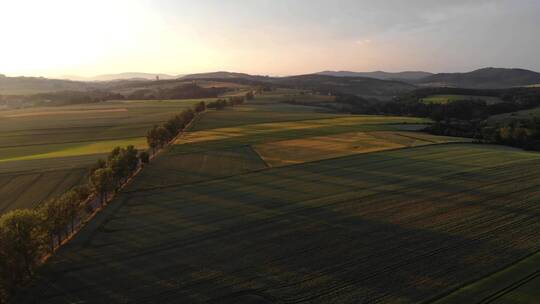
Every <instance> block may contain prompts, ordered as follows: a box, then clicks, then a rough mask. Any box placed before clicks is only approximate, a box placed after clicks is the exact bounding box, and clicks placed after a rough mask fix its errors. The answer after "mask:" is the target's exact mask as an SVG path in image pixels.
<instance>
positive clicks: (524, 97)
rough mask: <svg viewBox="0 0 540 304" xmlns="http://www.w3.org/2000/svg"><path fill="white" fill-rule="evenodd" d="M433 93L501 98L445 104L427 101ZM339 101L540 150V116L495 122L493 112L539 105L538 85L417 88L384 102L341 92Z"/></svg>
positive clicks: (358, 110) (438, 130)
mask: <svg viewBox="0 0 540 304" xmlns="http://www.w3.org/2000/svg"><path fill="white" fill-rule="evenodd" d="M433 94H456V95H461V94H466V95H469V96H471V95H472V96H491V97H498V98H500V99H501V100H502V102H499V103H495V104H489V103H487V102H486V101H485V100H482V98H481V97H477V98H476V99H467V100H455V101H452V102H449V103H446V104H434V103H424V102H423V101H422V99H423V98H425V97H427V96H430V95H433ZM336 103H338V104H342V105H344V106H345V107H344V109H346V110H345V111H348V112H351V113H353V114H382V115H401V116H418V117H427V118H430V119H432V120H433V121H434V123H433V124H432V125H431V126H430V127H429V128H427V130H426V131H428V132H430V133H433V134H437V135H446V136H459V137H469V138H474V139H476V140H478V141H479V142H486V143H497V144H503V145H511V146H516V147H520V148H524V149H530V150H540V143H539V139H540V137H539V136H540V135H539V134H540V128H539V125H538V118H530V119H521V120H516V119H514V120H510V121H509V122H505V123H499V124H497V125H492V124H489V123H488V122H487V118H488V117H490V116H492V115H498V114H505V113H512V112H516V111H521V110H528V109H533V108H536V107H540V89H539V88H513V89H500V90H484V89H483V90H477V89H459V88H427V89H420V90H416V91H413V92H410V93H407V94H404V95H402V96H399V97H396V98H394V99H393V100H392V101H388V102H383V101H379V100H373V99H365V98H362V97H359V96H353V95H338V96H336Z"/></svg>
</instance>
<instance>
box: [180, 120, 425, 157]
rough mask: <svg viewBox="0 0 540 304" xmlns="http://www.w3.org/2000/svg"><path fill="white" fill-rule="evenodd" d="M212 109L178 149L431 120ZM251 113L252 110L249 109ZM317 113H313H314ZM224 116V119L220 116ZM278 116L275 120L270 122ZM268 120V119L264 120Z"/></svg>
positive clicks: (416, 125)
mask: <svg viewBox="0 0 540 304" xmlns="http://www.w3.org/2000/svg"><path fill="white" fill-rule="evenodd" d="M227 113H231V112H228V111H216V112H212V113H211V116H209V117H208V118H207V119H206V118H205V119H203V120H202V121H201V122H199V123H197V124H196V126H195V128H194V129H193V132H188V133H187V134H186V135H185V136H183V137H182V138H180V139H178V142H177V145H175V146H174V147H173V149H172V150H173V152H174V153H195V152H200V151H206V150H217V149H223V148H230V147H236V146H238V145H256V144H262V143H268V142H276V141H282V140H289V139H298V138H307V137H312V136H323V135H336V134H344V133H349V132H366V131H398V130H418V129H422V128H424V127H425V123H427V122H428V121H427V120H425V119H421V118H415V117H392V116H369V115H364V116H362V115H355V116H351V115H333V114H322V113H317V114H315V115H316V116H310V113H307V115H303V117H304V119H301V120H292V119H294V117H295V116H296V115H302V113H295V112H291V113H288V114H286V115H284V114H282V113H280V112H276V115H275V116H273V113H274V112H266V111H258V112H255V113H253V114H254V115H253V116H254V117H258V116H259V115H260V117H261V119H260V120H256V119H252V120H251V121H249V120H248V122H244V123H242V120H241V116H242V115H246V116H249V114H239V113H246V112H244V111H241V110H237V109H235V110H232V115H231V117H228V118H226V114H227ZM248 113H249V112H248ZM311 114H313V113H311ZM220 118H222V119H220ZM272 119H275V120H274V122H268V121H272ZM262 121H264V122H262Z"/></svg>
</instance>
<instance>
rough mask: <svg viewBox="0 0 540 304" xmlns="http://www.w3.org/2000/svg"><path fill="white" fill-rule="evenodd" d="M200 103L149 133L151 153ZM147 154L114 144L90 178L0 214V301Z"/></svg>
mask: <svg viewBox="0 0 540 304" xmlns="http://www.w3.org/2000/svg"><path fill="white" fill-rule="evenodd" d="M205 109H206V104H205V103H204V102H200V103H198V104H196V105H195V106H194V108H193V109H186V110H184V111H182V112H181V113H179V114H178V115H175V116H174V117H172V118H170V119H169V120H167V121H166V122H165V123H164V124H162V125H161V126H154V127H152V129H150V130H149V131H148V133H147V141H148V146H149V147H150V149H151V150H152V152H153V153H155V152H156V149H159V148H162V147H164V146H165V145H166V144H167V143H168V142H170V141H171V140H172V139H173V138H175V137H176V136H177V135H178V134H179V133H180V132H181V131H182V130H184V128H185V127H186V126H187V125H188V124H189V123H190V122H191V121H192V120H193V119H194V117H195V115H196V113H200V112H203V111H204V110H205ZM149 160H150V155H149V154H148V152H146V151H138V150H137V149H136V148H135V147H134V146H127V147H125V148H121V147H116V148H114V149H113V150H112V151H111V152H110V153H109V155H108V156H107V158H106V159H99V160H98V161H96V163H95V164H94V165H93V166H92V167H91V168H90V169H89V173H88V181H87V183H85V184H81V185H78V186H76V187H74V188H72V189H70V190H68V191H66V192H65V193H64V194H62V195H61V196H59V197H56V198H52V199H49V200H47V201H45V202H43V203H42V204H40V205H39V206H38V207H37V208H35V209H19V210H13V211H10V212H7V213H5V214H3V215H2V216H0V303H7V301H8V299H9V298H11V297H12V296H14V295H15V293H16V292H17V291H18V290H19V288H20V287H21V286H23V285H24V284H25V283H26V282H28V281H29V280H30V279H31V278H32V277H33V275H34V273H35V271H36V269H37V267H38V266H39V264H40V263H41V261H42V260H43V259H44V257H45V256H46V255H47V254H52V253H54V251H55V250H56V248H58V247H59V246H60V244H61V243H62V240H63V239H65V238H67V237H68V236H69V235H71V234H72V233H73V232H74V230H75V227H76V226H77V225H78V224H79V223H80V222H82V221H83V220H84V219H85V218H87V217H88V216H90V215H91V214H92V213H93V212H94V211H95V208H94V207H95V206H93V204H92V203H93V202H98V203H99V205H100V206H101V207H103V206H104V204H105V202H107V201H108V198H109V197H110V196H111V195H114V194H116V193H117V192H118V191H119V189H120V188H121V187H122V186H123V185H124V184H125V183H126V182H127V181H128V180H129V179H130V178H131V177H132V176H133V175H134V173H135V172H136V171H137V170H138V169H139V168H140V167H142V166H144V164H146V163H148V162H149Z"/></svg>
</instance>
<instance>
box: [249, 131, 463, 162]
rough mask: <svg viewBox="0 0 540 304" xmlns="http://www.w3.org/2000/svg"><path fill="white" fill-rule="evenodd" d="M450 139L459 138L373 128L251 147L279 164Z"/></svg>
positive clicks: (267, 159) (420, 144)
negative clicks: (373, 129) (368, 130)
mask: <svg viewBox="0 0 540 304" xmlns="http://www.w3.org/2000/svg"><path fill="white" fill-rule="evenodd" d="M451 141H460V139H459V138H453V139H452V138H447V137H443V136H434V135H428V134H424V133H419V132H395V131H374V132H350V133H342V134H337V135H329V136H315V137H307V138H301V139H291V140H283V141H277V142H269V143H263V144H259V145H255V146H254V147H253V148H254V149H255V151H257V153H259V155H260V156H261V158H262V159H263V160H264V161H265V162H266V163H267V164H268V165H269V166H272V167H279V166H286V165H291V164H298V163H304V162H310V161H316V160H322V159H327V158H333V157H340V156H346V155H351V154H358V153H369V152H376V151H383V150H389V149H397V148H404V147H414V146H423V145H429V144H433V143H444V142H451Z"/></svg>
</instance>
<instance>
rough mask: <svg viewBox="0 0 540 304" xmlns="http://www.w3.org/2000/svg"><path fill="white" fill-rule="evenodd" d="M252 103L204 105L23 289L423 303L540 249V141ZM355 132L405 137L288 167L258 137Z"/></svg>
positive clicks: (106, 296) (56, 293) (147, 297)
mask: <svg viewBox="0 0 540 304" xmlns="http://www.w3.org/2000/svg"><path fill="white" fill-rule="evenodd" d="M249 107H250V104H247V105H246V106H242V107H238V108H235V109H232V110H224V111H209V112H207V113H205V114H204V116H203V117H202V119H201V120H200V121H198V122H197V123H196V125H195V128H193V130H192V131H191V132H188V133H187V134H186V135H185V136H184V137H182V138H181V139H179V140H178V141H177V143H176V144H175V145H174V146H172V147H170V148H169V149H168V150H167V151H166V152H165V153H164V154H162V155H161V156H160V157H159V158H158V159H157V160H156V161H155V162H152V163H151V164H150V165H148V167H147V168H145V169H144V171H143V173H142V174H141V175H139V176H138V177H137V178H136V180H135V182H134V183H133V184H131V185H130V186H129V187H128V189H126V191H124V192H123V193H121V194H120V196H119V197H118V198H117V199H116V200H115V201H114V202H113V203H112V204H111V205H110V206H109V207H108V208H107V209H106V210H105V211H104V212H103V213H101V214H99V215H98V217H97V218H96V219H95V220H94V221H92V222H91V223H90V224H89V225H88V226H86V227H85V228H84V229H83V231H82V232H81V233H80V234H79V235H78V236H77V237H76V238H75V239H74V240H73V241H72V242H71V243H70V244H69V245H67V246H66V247H65V248H64V249H63V250H61V251H60V252H59V254H58V255H56V256H55V257H53V259H52V260H51V261H50V262H49V263H47V264H46V265H45V267H44V268H43V269H42V270H41V271H40V273H39V276H38V279H37V280H35V281H34V283H33V284H32V286H31V287H30V289H29V290H28V291H27V292H25V293H24V294H23V295H21V297H20V299H18V301H19V302H21V303H26V302H29V303H30V302H33V301H35V300H37V299H39V302H40V303H59V302H60V303H62V302H70V301H79V302H88V303H93V302H106V303H128V302H155V303H193V302H195V303H198V302H214V303H286V302H287V303H288V302H309V303H362V302H377V303H418V302H425V301H433V300H436V299H439V298H440V297H441V296H443V295H446V294H448V293H451V292H452V291H455V290H457V289H459V288H460V287H462V286H463V284H465V283H472V282H473V281H475V280H479V279H482V278H485V277H486V276H488V275H490V274H492V273H494V272H496V271H499V270H500V269H502V268H505V267H507V266H508V265H511V264H512V263H514V262H516V261H517V260H519V259H522V258H524V257H526V256H528V255H531V254H532V253H534V252H537V251H538V250H540V235H539V234H538V233H537V231H538V230H539V229H540V221H538V216H539V214H540V204H538V200H539V199H540V190H539V189H540V188H539V186H540V154H538V153H531V152H524V151H521V150H518V149H512V148H508V147H502V146H491V145H479V144H468V143H451V144H446V143H445V142H447V141H449V140H450V141H455V140H458V141H459V140H461V139H455V138H447V137H439V136H432V135H427V134H423V133H418V132H411V131H414V130H417V129H418V128H419V127H421V125H419V124H420V123H426V121H425V120H422V119H417V118H410V117H408V118H407V117H386V116H346V115H331V114H321V113H313V112H311V111H308V112H306V113H305V116H304V117H302V118H300V117H299V116H297V115H298V113H295V112H289V113H284V112H274V113H272V112H270V111H261V110H253V109H251V110H249ZM273 114H274V115H273ZM227 115H230V116H227ZM310 115H316V116H310ZM319 115H323V116H322V117H320V116H319ZM244 118H245V119H244ZM295 119H296V120H295ZM404 130H411V131H404ZM350 132H365V133H366V134H365V135H369V136H372V137H373V139H372V141H370V142H376V143H377V144H382V143H387V142H392V143H394V144H399V145H402V146H403V148H401V149H396V150H388V151H379V152H372V153H367V154H355V155H349V156H344V157H337V158H332V159H319V160H316V161H311V162H305V163H299V164H293V165H288V166H280V167H269V166H268V164H267V163H265V161H264V158H261V157H260V155H259V154H258V153H257V149H256V148H257V146H258V145H266V144H268V145H271V144H273V143H278V142H281V141H286V142H287V141H290V140H297V141H313V140H315V141H317V140H319V141H320V142H319V143H318V144H319V145H320V146H324V147H325V148H328V147H332V144H331V141H330V140H335V139H336V138H338V139H340V140H343V139H347V138H348V137H351V135H350ZM314 136H315V138H314ZM362 136H364V133H362ZM317 137H318V139H317ZM321 137H322V139H321ZM326 137H327V138H326ZM350 140H351V141H355V140H356V139H355V138H354V137H351V138H350ZM370 142H368V144H369V143H370ZM423 144H425V145H424V146H419V145H423ZM307 148H309V147H307ZM338 148H339V147H338ZM345 148H348V146H345ZM339 149H341V148H339ZM316 152H317V153H318V155H319V158H325V157H324V155H322V153H320V151H316ZM295 155H296V157H299V158H300V159H301V158H302V157H303V156H302V154H295ZM326 157H332V155H330V154H328V155H326ZM305 160H309V159H307V158H306V159H305ZM520 275H521V274H519V275H516V277H519V276H520Z"/></svg>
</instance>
